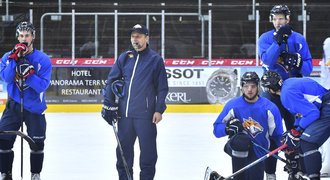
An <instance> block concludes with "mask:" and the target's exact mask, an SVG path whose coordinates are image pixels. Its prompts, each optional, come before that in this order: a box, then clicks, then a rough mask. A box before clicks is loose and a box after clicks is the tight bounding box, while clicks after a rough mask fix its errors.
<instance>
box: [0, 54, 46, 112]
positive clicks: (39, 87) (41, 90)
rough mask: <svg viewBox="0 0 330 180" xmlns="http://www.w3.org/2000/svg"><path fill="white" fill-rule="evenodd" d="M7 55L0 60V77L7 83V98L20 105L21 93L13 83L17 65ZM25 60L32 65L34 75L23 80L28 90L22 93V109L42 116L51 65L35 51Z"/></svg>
mask: <svg viewBox="0 0 330 180" xmlns="http://www.w3.org/2000/svg"><path fill="white" fill-rule="evenodd" d="M9 53H10V52H8V53H6V54H5V55H4V56H3V57H2V59H1V67H0V76H1V78H2V79H3V80H4V81H5V82H6V83H7V92H8V96H9V98H11V99H13V100H14V101H16V102H18V103H20V102H21V101H20V100H21V96H20V95H21V91H20V90H19V88H18V86H17V85H16V83H15V75H16V65H17V63H16V61H15V60H14V59H8V56H9ZM25 59H27V60H28V61H29V62H30V64H31V65H33V67H34V70H35V73H34V74H32V75H30V76H29V77H28V78H27V79H26V80H25V85H26V86H27V87H28V88H27V89H25V90H24V91H23V92H24V99H23V102H24V103H23V104H24V109H26V110H28V111H30V112H32V113H36V114H42V113H43V112H44V111H45V110H46V109H47V106H46V100H45V91H46V90H47V88H48V86H49V84H50V78H51V73H52V64H51V61H50V58H49V57H48V56H47V55H46V54H45V53H43V52H41V51H39V50H36V49H34V50H33V52H32V53H30V54H28V55H26V56H25Z"/></svg>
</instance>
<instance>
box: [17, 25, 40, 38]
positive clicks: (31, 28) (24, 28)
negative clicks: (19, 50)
mask: <svg viewBox="0 0 330 180" xmlns="http://www.w3.org/2000/svg"><path fill="white" fill-rule="evenodd" d="M23 31H30V32H31V34H32V36H33V38H34V37H35V32H36V30H35V28H34V26H33V24H32V23H30V22H28V21H23V22H20V23H19V24H18V25H17V27H16V37H18V36H19V34H20V33H22V32H23Z"/></svg>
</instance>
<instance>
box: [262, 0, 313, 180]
mask: <svg viewBox="0 0 330 180" xmlns="http://www.w3.org/2000/svg"><path fill="white" fill-rule="evenodd" d="M290 15H291V11H290V9H289V8H288V6H286V5H275V6H274V7H273V8H272V9H271V10H270V16H269V19H270V21H271V22H272V23H273V26H274V29H272V30H270V31H267V32H265V33H263V34H262V35H261V36H260V38H259V41H258V44H259V49H258V54H259V57H260V59H261V61H262V63H263V67H264V69H265V70H266V71H267V70H272V71H275V72H278V73H279V74H280V75H281V77H282V79H283V80H285V79H287V78H290V77H302V76H309V75H310V73H311V72H312V69H313V67H312V57H311V54H310V51H309V48H308V44H307V42H306V39H305V38H304V37H303V36H302V35H301V34H300V33H298V32H295V31H293V29H292V27H291V26H290V25H289V22H290ZM262 96H264V97H266V98H268V99H270V100H271V101H272V102H274V103H275V104H276V105H277V107H278V108H279V110H280V112H281V116H282V118H283V119H284V122H285V126H286V129H291V128H293V123H294V120H295V118H294V116H293V115H292V114H291V113H290V112H289V111H287V110H286V109H285V108H284V107H283V105H282V104H281V101H280V98H279V97H278V96H276V95H272V94H269V93H268V92H264V93H262ZM273 149H275V147H273V143H271V150H273ZM275 171H276V159H275V158H273V157H271V158H269V159H267V160H266V173H267V179H268V180H273V179H276V176H275Z"/></svg>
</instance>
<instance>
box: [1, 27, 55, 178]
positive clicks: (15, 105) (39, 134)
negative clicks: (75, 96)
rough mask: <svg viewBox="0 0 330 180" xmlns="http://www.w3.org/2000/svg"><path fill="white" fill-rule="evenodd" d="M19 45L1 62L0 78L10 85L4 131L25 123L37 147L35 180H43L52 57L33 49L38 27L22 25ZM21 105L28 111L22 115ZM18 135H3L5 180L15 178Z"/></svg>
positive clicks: (32, 161)
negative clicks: (41, 179) (13, 176)
mask: <svg viewBox="0 0 330 180" xmlns="http://www.w3.org/2000/svg"><path fill="white" fill-rule="evenodd" d="M16 37H17V39H18V41H19V42H18V44H16V45H15V47H14V49H13V50H12V51H10V52H7V53H5V54H4V56H3V57H2V59H1V67H0V76H1V78H2V79H3V80H4V81H5V82H6V83H7V91H8V101H7V104H6V108H5V110H4V112H3V114H2V117H1V120H0V130H1V131H9V130H12V131H17V130H19V128H20V127H21V125H22V123H23V122H22V121H24V122H25V125H26V127H27V133H28V135H29V136H30V137H31V138H32V139H33V140H34V141H35V143H36V144H37V149H34V150H31V154H30V168H31V169H30V171H31V173H32V178H31V179H32V180H39V179H40V172H41V170H42V165H43V159H44V152H43V150H44V141H45V138H46V137H45V132H46V119H45V114H44V111H45V110H46V108H47V107H46V101H45V91H46V89H47V88H48V86H49V84H50V78H51V72H52V65H51V61H50V59H49V57H48V56H47V55H46V54H45V53H43V52H41V51H39V50H37V49H35V48H33V42H34V39H35V28H34V26H33V24H32V23H30V22H21V23H19V24H18V26H17V28H16ZM21 106H23V108H24V110H23V112H21ZM15 139H16V136H13V135H1V136H0V171H1V179H2V180H11V179H12V164H13V159H14V152H13V150H12V148H13V144H14V142H15Z"/></svg>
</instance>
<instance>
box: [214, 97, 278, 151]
mask: <svg viewBox="0 0 330 180" xmlns="http://www.w3.org/2000/svg"><path fill="white" fill-rule="evenodd" d="M233 118H237V119H239V120H240V121H241V123H242V125H243V127H244V129H245V131H246V132H247V133H248V134H249V137H250V139H251V141H253V142H255V143H257V144H259V145H261V146H262V147H264V148H265V149H269V146H270V140H269V138H273V139H274V140H275V142H276V143H277V145H280V140H281V137H282V134H283V126H282V118H281V114H280V111H279V110H278V108H277V107H276V105H275V104H273V103H272V102H271V101H269V100H268V99H266V98H264V97H259V99H258V100H257V101H256V102H255V103H249V102H247V101H246V100H245V99H244V97H243V96H240V97H236V98H234V99H231V100H230V101H228V102H227V103H226V105H225V106H224V108H223V110H222V111H221V113H220V115H219V116H218V118H217V120H216V121H215V122H214V124H213V127H214V130H213V133H214V135H215V136H216V137H223V136H226V131H225V128H226V123H227V121H229V120H230V119H233ZM253 149H254V152H255V153H256V155H257V156H258V157H261V156H263V155H265V151H263V150H261V149H260V148H259V147H254V148H253Z"/></svg>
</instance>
